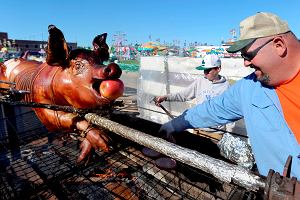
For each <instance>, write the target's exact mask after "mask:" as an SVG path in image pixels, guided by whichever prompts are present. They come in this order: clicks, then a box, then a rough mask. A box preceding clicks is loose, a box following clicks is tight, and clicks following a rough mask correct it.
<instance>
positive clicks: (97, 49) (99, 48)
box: [93, 33, 109, 64]
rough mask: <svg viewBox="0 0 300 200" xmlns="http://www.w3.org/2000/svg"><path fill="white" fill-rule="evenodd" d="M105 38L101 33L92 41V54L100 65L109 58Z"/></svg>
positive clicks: (104, 34) (105, 34)
mask: <svg viewBox="0 0 300 200" xmlns="http://www.w3.org/2000/svg"><path fill="white" fill-rule="evenodd" d="M106 37H107V33H103V34H101V35H97V36H96V37H95V38H94V40H93V46H94V53H95V56H96V58H95V59H96V60H97V62H100V64H102V63H103V61H107V60H108V58H109V52H108V50H109V47H108V45H107V44H106Z"/></svg>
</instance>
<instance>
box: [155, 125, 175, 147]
mask: <svg viewBox="0 0 300 200" xmlns="http://www.w3.org/2000/svg"><path fill="white" fill-rule="evenodd" d="M174 133H175V130H174V127H173V125H172V121H169V122H167V123H165V124H163V125H162V126H161V127H160V129H159V131H158V134H159V136H160V137H162V138H163V139H165V140H167V141H168V142H172V143H176V140H175V138H174V137H173V134H174Z"/></svg>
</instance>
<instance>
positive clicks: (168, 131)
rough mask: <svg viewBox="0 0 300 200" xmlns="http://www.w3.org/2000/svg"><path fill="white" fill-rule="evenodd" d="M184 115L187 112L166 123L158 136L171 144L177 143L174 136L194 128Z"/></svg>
mask: <svg viewBox="0 0 300 200" xmlns="http://www.w3.org/2000/svg"><path fill="white" fill-rule="evenodd" d="M184 115H185V112H184V113H183V114H182V115H180V116H178V117H176V118H175V119H173V120H171V121H169V122H167V123H164V124H163V125H162V126H161V127H160V129H159V131H158V134H159V135H160V136H161V137H162V138H164V139H166V140H167V141H169V142H175V139H174V137H173V135H174V134H176V133H179V132H182V131H184V130H185V129H187V128H192V126H191V125H190V123H189V122H188V121H186V120H185V119H184Z"/></svg>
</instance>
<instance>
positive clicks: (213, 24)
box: [0, 0, 300, 46]
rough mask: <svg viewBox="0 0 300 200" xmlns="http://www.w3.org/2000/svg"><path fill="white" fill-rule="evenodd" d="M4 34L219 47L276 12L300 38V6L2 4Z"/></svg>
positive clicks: (160, 1)
mask: <svg viewBox="0 0 300 200" xmlns="http://www.w3.org/2000/svg"><path fill="white" fill-rule="evenodd" d="M0 2H1V6H0V8H1V12H0V17H1V18H0V19H1V22H0V32H8V35H9V38H11V39H27V40H47V37H48V32H47V27H48V25H49V24H54V25H56V26H57V27H58V28H59V29H61V30H62V31H63V33H64V35H65V38H66V40H67V41H69V42H77V43H78V45H79V46H91V41H92V40H93V38H94V37H95V36H96V35H98V34H101V33H103V32H107V33H108V43H109V44H112V43H113V39H114V35H117V34H118V33H124V34H126V39H127V42H126V43H127V44H128V43H136V42H138V43H143V42H147V41H149V39H150V36H151V39H152V40H156V39H160V41H161V42H162V43H163V42H164V41H165V42H169V43H171V42H173V41H174V40H176V41H180V45H183V43H184V41H186V43H187V44H189V43H190V42H195V41H197V42H202V43H204V42H207V43H208V44H213V45H219V44H220V43H221V40H222V39H223V40H225V41H226V40H227V39H228V38H230V37H231V35H230V30H231V29H233V28H235V29H236V30H238V25H239V22H240V21H241V20H242V19H244V18H246V17H248V16H250V15H253V14H255V13H256V12H258V11H265V12H273V13H276V14H277V15H279V16H280V17H281V18H282V19H285V20H287V21H288V22H289V25H290V28H291V29H292V30H293V31H294V33H295V34H296V35H297V36H298V38H299V37H300V12H299V8H300V1H299V0H273V1H271V0H244V1H231V0H227V1H219V0H215V1H213V0H210V1H208V0H206V1H203V0H148V1H146V0H127V1H126V0H106V1H102V0H48V1H46V0H26V1H25V0H0Z"/></svg>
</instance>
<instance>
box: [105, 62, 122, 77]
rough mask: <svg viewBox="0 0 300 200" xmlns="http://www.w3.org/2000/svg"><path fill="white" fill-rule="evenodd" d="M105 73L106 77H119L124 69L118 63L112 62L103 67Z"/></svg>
mask: <svg viewBox="0 0 300 200" xmlns="http://www.w3.org/2000/svg"><path fill="white" fill-rule="evenodd" d="M103 75H104V77H105V79H117V78H120V77H121V75H122V70H121V68H120V67H119V65H117V64H116V63H110V64H108V65H107V66H106V67H104V68H103Z"/></svg>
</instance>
